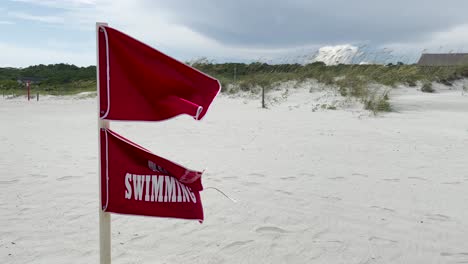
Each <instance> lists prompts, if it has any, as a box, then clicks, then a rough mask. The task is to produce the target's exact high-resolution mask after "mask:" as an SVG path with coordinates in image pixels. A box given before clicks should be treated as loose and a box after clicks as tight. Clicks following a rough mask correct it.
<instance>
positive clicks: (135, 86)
mask: <svg viewBox="0 0 468 264" xmlns="http://www.w3.org/2000/svg"><path fill="white" fill-rule="evenodd" d="M98 40H99V41H98V43H99V44H98V45H99V47H98V49H99V52H98V54H99V58H98V62H99V94H100V95H99V96H100V102H99V104H100V106H99V108H100V109H99V110H100V117H101V118H103V119H110V120H142V121H159V120H164V119H168V118H171V117H174V116H177V115H180V114H188V115H191V116H193V117H194V118H195V119H197V120H199V119H201V118H203V116H204V115H205V114H206V111H207V110H208V107H209V106H210V104H211V102H212V101H213V99H214V98H215V97H216V95H217V94H218V92H219V90H220V88H221V86H220V84H219V82H218V80H216V79H214V78H212V77H210V76H208V75H206V74H204V73H202V72H200V71H198V70H196V69H194V68H192V67H190V66H188V65H185V64H183V63H181V62H179V61H177V60H175V59H173V58H171V57H169V56H167V55H165V54H163V53H161V52H159V51H157V50H155V49H153V48H151V47H150V46H148V45H146V44H144V43H142V42H140V41H138V40H135V39H134V38H132V37H130V36H128V35H125V34H124V33H122V32H120V31H118V30H115V29H113V28H110V27H107V26H101V27H100V29H99V37H98Z"/></svg>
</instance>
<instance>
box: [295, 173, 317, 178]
mask: <svg viewBox="0 0 468 264" xmlns="http://www.w3.org/2000/svg"><path fill="white" fill-rule="evenodd" d="M299 175H301V176H307V177H314V176H315V174H313V173H308V172H301V173H299Z"/></svg>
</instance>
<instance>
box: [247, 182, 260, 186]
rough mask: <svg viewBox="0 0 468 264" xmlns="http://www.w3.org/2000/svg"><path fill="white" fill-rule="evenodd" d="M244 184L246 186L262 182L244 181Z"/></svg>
mask: <svg viewBox="0 0 468 264" xmlns="http://www.w3.org/2000/svg"><path fill="white" fill-rule="evenodd" d="M243 185H244V186H256V185H260V183H258V182H244V183H243Z"/></svg>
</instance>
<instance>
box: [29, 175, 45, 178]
mask: <svg viewBox="0 0 468 264" xmlns="http://www.w3.org/2000/svg"><path fill="white" fill-rule="evenodd" d="M31 177H34V178H47V175H43V174H31Z"/></svg>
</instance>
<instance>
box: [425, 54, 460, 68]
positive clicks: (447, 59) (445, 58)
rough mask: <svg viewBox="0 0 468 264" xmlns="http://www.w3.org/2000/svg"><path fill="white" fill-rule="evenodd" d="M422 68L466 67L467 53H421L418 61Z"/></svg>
mask: <svg viewBox="0 0 468 264" xmlns="http://www.w3.org/2000/svg"><path fill="white" fill-rule="evenodd" d="M418 65H422V66H459V65H468V53H439V54H430V53H423V54H422V55H421V58H420V59H419V61H418Z"/></svg>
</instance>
